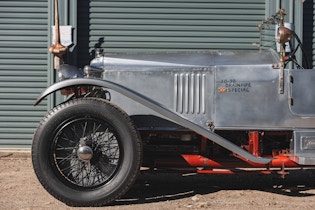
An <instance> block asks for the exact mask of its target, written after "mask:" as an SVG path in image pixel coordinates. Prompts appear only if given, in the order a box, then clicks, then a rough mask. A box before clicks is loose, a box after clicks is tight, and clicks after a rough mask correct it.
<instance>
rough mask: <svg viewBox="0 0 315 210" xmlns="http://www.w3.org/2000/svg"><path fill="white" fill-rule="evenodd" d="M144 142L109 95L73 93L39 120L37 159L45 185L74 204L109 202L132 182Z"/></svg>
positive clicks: (34, 151) (34, 158) (35, 143)
mask: <svg viewBox="0 0 315 210" xmlns="http://www.w3.org/2000/svg"><path fill="white" fill-rule="evenodd" d="M141 158H142V146H141V140H140V138H139V136H138V133H137V131H136V128H135V127H134V125H133V123H132V121H131V120H130V118H129V116H128V115H127V114H126V113H125V112H123V111H122V110H121V109H120V108H118V107H116V106H114V105H113V104H111V103H110V102H108V101H106V100H104V99H97V98H80V99H73V100H70V101H68V102H66V103H64V104H61V105H59V106H57V107H55V108H54V109H52V110H51V111H50V112H49V113H48V114H47V115H46V116H45V117H44V119H43V120H42V121H41V123H40V125H39V126H38V128H37V130H36V132H35V134H34V138H33V145H32V162H33V167H34V171H35V173H36V176H37V178H38V180H39V181H40V183H41V184H42V186H43V187H44V188H45V189H46V190H47V191H48V192H49V193H50V194H51V195H53V196H54V197H55V198H57V199H58V200H60V201H62V202H64V203H66V204H68V205H70V206H103V205H106V204H108V203H111V202H113V201H114V200H115V199H117V198H119V197H120V196H122V195H123V194H124V193H126V192H127V190H128V189H129V188H130V187H131V186H132V184H133V182H134V181H135V179H136V177H137V174H138V172H139V169H140V166H141Z"/></svg>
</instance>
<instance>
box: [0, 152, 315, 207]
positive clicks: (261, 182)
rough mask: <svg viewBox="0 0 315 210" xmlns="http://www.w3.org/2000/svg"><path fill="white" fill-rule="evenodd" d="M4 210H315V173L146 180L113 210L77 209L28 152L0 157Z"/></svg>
mask: <svg viewBox="0 0 315 210" xmlns="http://www.w3.org/2000/svg"><path fill="white" fill-rule="evenodd" d="M0 189H1V191H0V209H10V210H15V209H18V210H22V209H23V210H30V209H36V210H37V209H53V210H58V209H80V210H85V209H96V210H98V209H102V210H103V209H104V210H118V209H119V210H124V209H126V210H127V209H128V210H147V209H150V210H160V209H161V210H162V209H163V210H164V209H286V210H287V209H306V210H308V209H312V210H313V209H315V171H314V170H299V171H290V175H288V176H287V177H286V178H285V179H284V180H283V179H281V178H280V177H279V176H272V175H249V174H247V175H190V176H183V175H180V174H143V175H140V176H139V178H138V180H137V182H136V183H135V185H134V186H133V188H132V189H131V190H130V191H129V192H128V193H127V194H126V195H125V196H124V197H123V198H122V199H120V200H118V201H117V202H115V203H114V204H112V205H111V206H104V207H98V208H73V207H69V206H66V205H65V204H63V203H61V202H59V201H57V200H56V199H54V198H53V197H52V196H50V195H49V194H48V193H47V192H46V191H45V190H44V189H43V188H42V186H41V185H40V184H39V182H38V180H37V179H36V177H35V174H34V171H33V168H32V164H31V158H30V153H29V151H26V152H11V151H0Z"/></svg>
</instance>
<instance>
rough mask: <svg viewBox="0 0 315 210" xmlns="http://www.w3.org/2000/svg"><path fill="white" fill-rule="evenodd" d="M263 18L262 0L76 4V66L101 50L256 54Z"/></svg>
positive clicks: (96, 0) (105, 0)
mask: <svg viewBox="0 0 315 210" xmlns="http://www.w3.org/2000/svg"><path fill="white" fill-rule="evenodd" d="M264 17H265V0H256V1H252V0H221V1H218V0H198V1H191V0H159V1H148V0H129V1H126V0H125V1H122V0H116V1H113V0H112V1H109V0H91V1H78V43H79V44H78V62H79V63H78V64H79V66H83V65H85V64H87V63H88V62H89V59H91V56H93V52H92V50H93V48H94V47H95V46H99V45H101V46H102V47H104V49H105V51H106V52H114V51H115V52H117V51H123V52H128V51H129V52H130V51H156V50H186V49H191V50H198V49H253V48H257V47H256V46H253V44H252V43H254V42H258V41H259V31H258V29H257V24H258V23H260V22H261V21H262V20H263V19H264ZM89 53H90V57H89Z"/></svg>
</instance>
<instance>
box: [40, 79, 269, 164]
mask: <svg viewBox="0 0 315 210" xmlns="http://www.w3.org/2000/svg"><path fill="white" fill-rule="evenodd" d="M82 85H88V86H99V87H104V88H108V89H112V90H114V91H116V92H118V93H120V94H122V95H124V96H126V97H128V98H130V99H132V100H134V101H136V102H138V103H140V104H142V105H144V106H146V107H148V108H150V109H152V110H154V111H156V112H158V113H159V114H161V115H163V116H164V117H166V118H168V119H170V120H171V121H174V122H176V123H177V124H179V125H181V126H183V127H185V128H188V129H190V130H192V131H195V132H196V133H198V134H200V135H202V136H205V137H207V138H208V139H209V140H211V141H213V142H215V143H217V144H219V145H221V146H222V147H224V148H226V149H228V150H230V151H232V152H233V153H235V154H237V155H239V156H241V157H243V158H245V159H247V160H248V161H250V162H254V163H259V164H268V163H269V162H270V161H271V160H272V159H270V158H262V157H256V156H254V155H252V154H250V153H249V152H247V151H245V150H244V149H242V148H240V147H239V146H237V145H235V144H233V143H231V142H230V141H228V140H227V139H225V138H223V137H221V136H219V135H218V134H216V133H214V132H212V131H210V130H207V129H205V128H203V127H201V126H199V125H197V124H195V123H193V122H190V121H189V120H186V119H184V118H182V117H181V116H179V115H177V114H176V113H174V112H173V111H171V110H169V109H168V108H166V107H164V106H163V105H161V104H159V103H158V102H156V101H154V100H152V99H150V98H148V97H146V96H144V95H141V94H139V93H137V92H135V91H133V90H131V89H128V88H126V87H124V86H121V85H119V84H117V83H113V82H111V81H107V80H97V79H87V78H80V79H69V80H64V81H62V82H58V83H55V84H53V85H52V86H50V87H48V88H47V89H46V90H45V91H44V92H43V93H42V94H41V96H40V97H39V98H38V99H37V101H36V102H35V106H36V105H37V104H39V103H40V102H41V101H42V100H43V99H44V98H45V97H46V96H47V95H49V94H51V93H54V92H56V91H58V90H61V89H63V88H66V87H70V86H82Z"/></svg>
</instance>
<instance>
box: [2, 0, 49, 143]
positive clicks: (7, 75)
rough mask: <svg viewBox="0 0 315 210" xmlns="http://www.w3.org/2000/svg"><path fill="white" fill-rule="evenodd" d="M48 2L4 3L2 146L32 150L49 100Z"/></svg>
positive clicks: (22, 0)
mask: <svg viewBox="0 0 315 210" xmlns="http://www.w3.org/2000/svg"><path fill="white" fill-rule="evenodd" d="M47 34H48V1H47V0H34V1H24V0H21V1H16V0H13V1H0V145H1V147H18V148H23V147H29V146H30V144H31V140H32V135H33V132H34V129H35V128H36V126H37V125H38V122H39V120H40V119H41V117H42V116H43V114H44V113H45V112H46V111H47V101H44V103H42V104H41V105H40V106H38V107H34V106H33V104H34V101H35V100H36V98H37V97H38V96H39V94H40V92H41V91H43V89H44V88H46V87H47V78H48V76H47V69H48V66H47V63H48V56H47V46H48V40H47Z"/></svg>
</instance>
